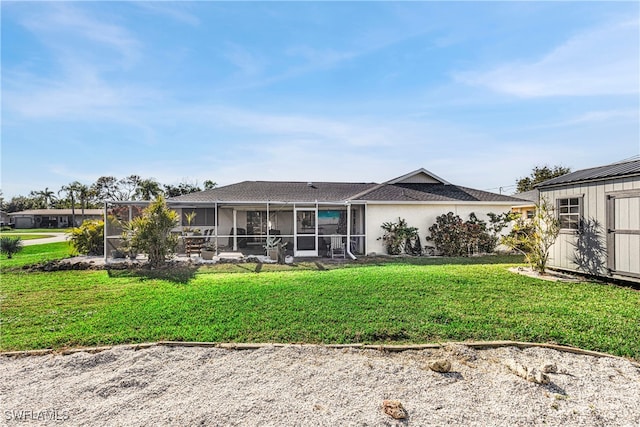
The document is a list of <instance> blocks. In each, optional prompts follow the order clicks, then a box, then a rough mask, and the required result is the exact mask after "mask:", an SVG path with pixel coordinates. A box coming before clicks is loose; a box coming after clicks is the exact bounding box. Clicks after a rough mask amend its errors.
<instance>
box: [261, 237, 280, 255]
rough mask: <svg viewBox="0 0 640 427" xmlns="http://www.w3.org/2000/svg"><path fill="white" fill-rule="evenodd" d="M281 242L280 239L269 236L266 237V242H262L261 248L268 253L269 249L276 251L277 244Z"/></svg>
mask: <svg viewBox="0 0 640 427" xmlns="http://www.w3.org/2000/svg"><path fill="white" fill-rule="evenodd" d="M280 242H282V239H281V238H280V237H277V236H269V237H267V240H266V241H265V242H264V246H262V247H263V248H265V250H267V251H269V250H271V249H277V248H278V243H280Z"/></svg>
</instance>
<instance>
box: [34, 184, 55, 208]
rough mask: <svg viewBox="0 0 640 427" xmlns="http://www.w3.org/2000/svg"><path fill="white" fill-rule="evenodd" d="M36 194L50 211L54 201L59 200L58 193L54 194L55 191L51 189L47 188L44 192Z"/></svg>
mask: <svg viewBox="0 0 640 427" xmlns="http://www.w3.org/2000/svg"><path fill="white" fill-rule="evenodd" d="M34 194H35V195H36V196H38V197H40V199H41V200H42V202H43V203H44V207H45V209H49V208H50V207H51V205H52V204H53V202H54V200H56V199H57V197H56V196H55V194H56V193H54V192H53V191H50V190H49V187H45V189H44V190H42V191H36V192H35V193H34Z"/></svg>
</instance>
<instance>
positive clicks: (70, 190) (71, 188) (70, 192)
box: [58, 181, 80, 227]
mask: <svg viewBox="0 0 640 427" xmlns="http://www.w3.org/2000/svg"><path fill="white" fill-rule="evenodd" d="M77 184H80V183H79V182H78V181H74V182H72V183H71V184H67V185H63V186H62V187H61V188H60V191H58V195H60V193H62V192H64V193H66V194H67V197H68V198H69V200H71V226H72V227H75V226H76V200H75V195H76V191H77V187H76V185H77Z"/></svg>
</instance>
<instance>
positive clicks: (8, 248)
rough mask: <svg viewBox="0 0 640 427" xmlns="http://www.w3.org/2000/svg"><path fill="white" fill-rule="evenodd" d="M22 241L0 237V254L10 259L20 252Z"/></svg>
mask: <svg viewBox="0 0 640 427" xmlns="http://www.w3.org/2000/svg"><path fill="white" fill-rule="evenodd" d="M22 248H23V246H22V239H21V238H20V237H0V252H1V253H3V254H5V255H6V256H7V258H9V259H11V258H13V256H14V255H15V254H17V253H18V252H20V251H21V250H22Z"/></svg>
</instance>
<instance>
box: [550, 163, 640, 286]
mask: <svg viewBox="0 0 640 427" xmlns="http://www.w3.org/2000/svg"><path fill="white" fill-rule="evenodd" d="M537 188H538V189H539V190H540V198H541V199H546V200H547V201H548V202H549V203H550V204H551V205H552V206H555V209H556V214H557V215H558V219H559V220H560V227H561V230H560V235H559V236H558V239H557V240H556V242H555V244H554V245H553V247H552V250H551V256H550V259H549V263H548V266H549V267H551V268H556V269H561V270H568V271H574V272H579V273H586V274H592V275H595V276H601V277H609V278H616V279H623V280H631V281H635V282H640V158H637V157H636V158H634V159H632V160H626V161H622V162H619V163H614V164H610V165H606V166H600V167H595V168H590V169H583V170H579V171H576V172H572V173H569V174H566V175H563V176H560V177H557V178H553V179H550V180H548V181H545V182H543V183H540V184H539V185H538V186H537Z"/></svg>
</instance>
